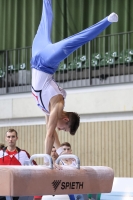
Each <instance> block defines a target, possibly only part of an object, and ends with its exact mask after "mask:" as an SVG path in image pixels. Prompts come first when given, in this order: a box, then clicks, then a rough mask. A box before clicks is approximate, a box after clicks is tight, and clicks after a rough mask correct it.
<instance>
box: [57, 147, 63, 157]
mask: <svg viewBox="0 0 133 200" xmlns="http://www.w3.org/2000/svg"><path fill="white" fill-rule="evenodd" d="M63 151H64V149H63V147H59V148H58V149H57V150H56V153H57V154H58V155H60V154H62V152H63Z"/></svg>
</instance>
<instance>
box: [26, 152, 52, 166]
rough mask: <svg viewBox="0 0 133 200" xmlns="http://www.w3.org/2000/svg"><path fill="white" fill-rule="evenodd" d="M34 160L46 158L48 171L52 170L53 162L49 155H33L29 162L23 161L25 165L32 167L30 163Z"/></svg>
mask: <svg viewBox="0 0 133 200" xmlns="http://www.w3.org/2000/svg"><path fill="white" fill-rule="evenodd" d="M35 158H46V159H47V160H48V162H49V166H48V167H49V168H50V169H53V160H52V158H51V156H50V155H48V154H34V155H32V156H31V157H30V160H29V161H25V165H32V161H33V160H34V159H35Z"/></svg>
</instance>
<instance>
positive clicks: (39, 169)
mask: <svg viewBox="0 0 133 200" xmlns="http://www.w3.org/2000/svg"><path fill="white" fill-rule="evenodd" d="M36 157H46V158H47V159H48V160H49V166H44V165H43V166H35V165H32V161H33V159H34V158H36ZM64 158H74V159H75V160H76V164H77V165H76V167H69V166H63V165H62V168H63V169H62V170H57V169H53V162H52V158H51V156H49V155H47V154H35V155H33V156H31V158H30V161H26V165H25V166H11V165H10V166H5V165H4V166H2V165H1V166H0V196H6V197H7V196H8V197H12V196H19V197H20V199H21V196H23V197H24V196H36V195H41V196H43V195H64V194H68V195H69V194H74V197H75V200H76V199H81V200H87V199H88V197H87V195H86V196H84V195H81V194H88V193H90V194H98V193H110V192H111V190H112V185H113V179H114V172H113V170H112V169H111V168H109V167H105V166H80V161H79V158H78V157H77V156H75V155H62V156H60V157H59V158H58V159H57V163H59V162H60V160H61V159H64ZM27 165H28V166H27ZM7 199H9V198H7ZM95 200H96V198H95Z"/></svg>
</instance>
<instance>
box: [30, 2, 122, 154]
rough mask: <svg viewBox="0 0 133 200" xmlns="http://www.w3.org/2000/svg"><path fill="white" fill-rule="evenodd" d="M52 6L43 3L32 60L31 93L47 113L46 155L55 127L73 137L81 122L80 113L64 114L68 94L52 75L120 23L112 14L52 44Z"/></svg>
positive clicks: (52, 139) (49, 151)
mask: <svg viewBox="0 0 133 200" xmlns="http://www.w3.org/2000/svg"><path fill="white" fill-rule="evenodd" d="M51 4H52V2H51V0H43V10H42V17H41V21H40V25H39V27H38V30H37V34H36V36H35V38H34V40H33V44H32V59H31V67H32V93H33V95H34V97H35V99H36V101H37V105H38V106H39V107H40V108H41V109H42V110H43V111H44V112H45V113H46V119H47V120H46V121H47V134H46V138H45V153H47V154H49V155H50V153H51V150H52V147H53V143H54V133H55V129H56V127H57V129H58V130H64V131H67V132H70V134H71V135H74V134H75V133H76V131H77V129H78V126H79V122H80V117H79V115H78V114H77V113H75V112H66V111H64V101H65V98H66V92H65V90H64V89H62V88H60V87H59V86H58V85H57V83H56V82H55V81H54V80H53V74H54V73H55V72H56V70H57V69H58V66H59V64H60V62H61V61H62V60H64V59H65V58H67V57H68V56H69V55H70V54H71V53H73V52H74V51H75V50H76V49H78V48H79V47H81V46H82V45H84V44H85V43H87V42H89V41H91V40H93V39H94V38H96V37H97V35H99V34H100V33H101V32H102V31H103V30H104V29H106V28H107V27H108V26H109V25H110V24H111V23H112V22H117V21H118V16H117V14H115V13H112V14H110V15H109V16H107V17H105V18H104V19H103V20H101V21H100V22H98V23H97V24H95V25H93V26H91V27H89V28H87V29H85V30H83V31H81V32H79V33H77V34H75V35H72V36H70V37H68V38H65V39H63V40H61V41H59V42H56V43H54V44H53V43H52V41H51V28H52V19H53V13H52V6H51ZM59 153H60V152H59Z"/></svg>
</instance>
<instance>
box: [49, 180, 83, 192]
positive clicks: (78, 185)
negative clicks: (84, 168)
mask: <svg viewBox="0 0 133 200" xmlns="http://www.w3.org/2000/svg"><path fill="white" fill-rule="evenodd" d="M52 185H53V188H54V191H56V189H57V188H58V187H60V189H61V190H66V189H72V190H74V189H83V186H84V183H83V182H61V180H54V181H53V182H52Z"/></svg>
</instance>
